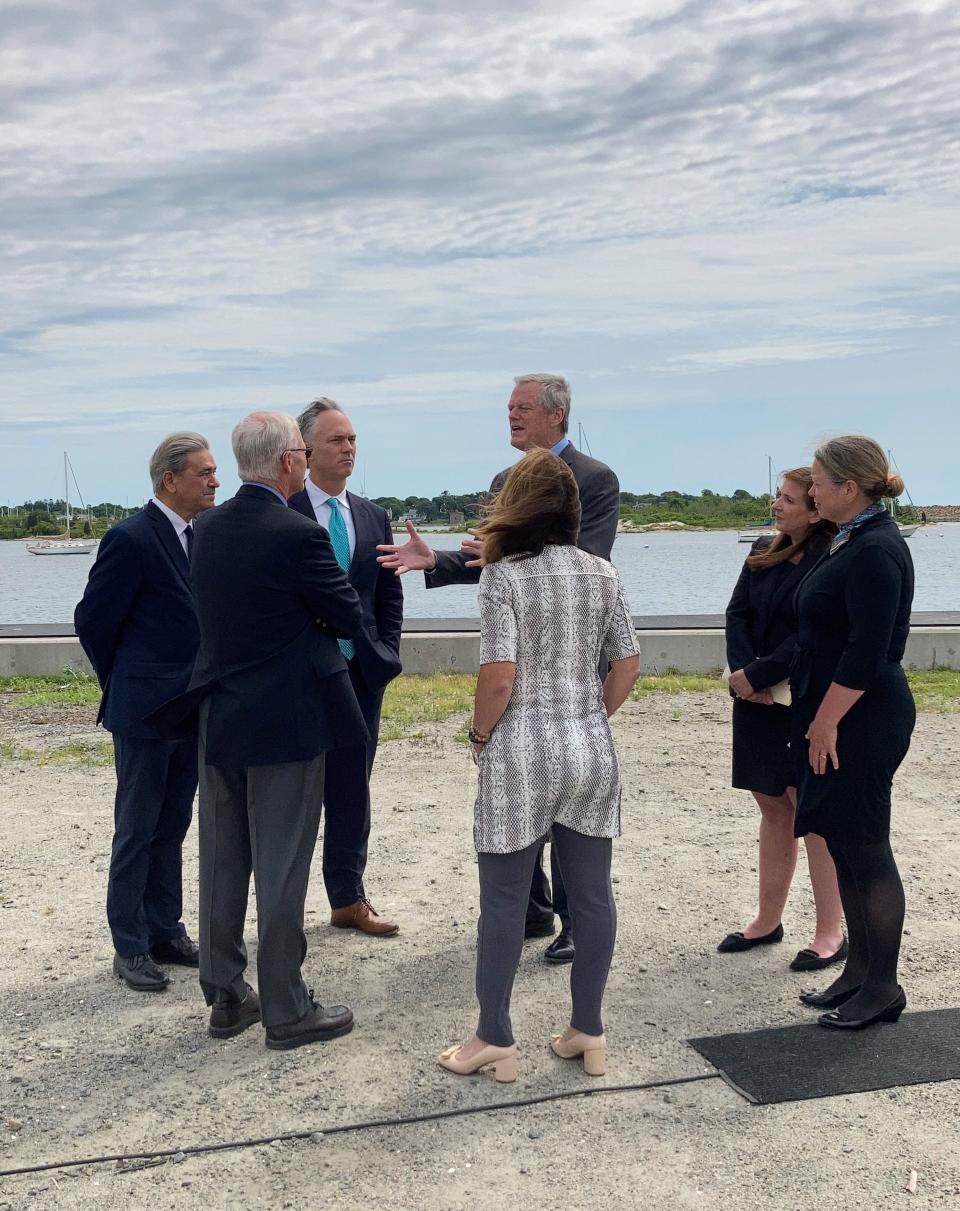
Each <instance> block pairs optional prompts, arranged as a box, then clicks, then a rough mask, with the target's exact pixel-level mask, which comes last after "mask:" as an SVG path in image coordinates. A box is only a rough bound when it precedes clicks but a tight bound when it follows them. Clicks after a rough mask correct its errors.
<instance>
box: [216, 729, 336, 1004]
mask: <svg viewBox="0 0 960 1211" xmlns="http://www.w3.org/2000/svg"><path fill="white" fill-rule="evenodd" d="M205 725H206V711H205V710H204V709H203V708H201V724H200V737H201V739H200V829H199V832H200V928H199V942H200V987H201V988H202V989H203V995H204V998H205V999H206V1002H207V1004H208V1005H212V1004H214V1002H216V1001H242V1000H243V998H244V996H245V995H246V988H245V981H244V972H245V971H246V967H247V950H246V946H245V945H244V941H243V926H244V920H245V918H246V914H247V896H248V893H249V890H250V875H251V872H252V874H253V881H254V886H255V888H256V893H257V985H258V990H259V993H260V1008H261V1013H262V1017H263V1024H264V1026H282V1025H285V1024H287V1023H289V1022H295V1021H298V1020H299V1019H300V1018H302V1017H303V1016H304V1014H305V1013H306V1012H307V1011H308V1010H309V1008H310V1000H309V996H308V992H307V986H306V984H304V982H303V977H302V975H301V974H300V969H301V967H302V966H303V960H304V959H305V958H306V955H307V940H306V937H305V936H304V932H303V914H304V903H305V901H306V898H307V885H308V883H309V879H310V863H311V861H312V860H313V850H314V847H315V845H316V843H317V832H318V830H319V827H320V811H321V803H322V794H323V767H324V755H323V754H322V753H321V754H320V756H319V757H314V758H313V760H312V761H290V762H285V763H283V764H279V765H251V766H247V767H246V768H242V767H226V766H215V765H207V764H206V763H205V762H204V760H203V752H204V748H203V738H204V734H205V731H206V726H205Z"/></svg>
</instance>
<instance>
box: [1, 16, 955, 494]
mask: <svg viewBox="0 0 960 1211" xmlns="http://www.w3.org/2000/svg"><path fill="white" fill-rule="evenodd" d="M958 195H960V6H958V5H957V4H956V2H955V0H950V2H949V3H941V2H936V0H927V2H916V0H914V2H912V3H899V2H897V0H871V2H869V3H865V2H854V0H835V2H831V3H821V2H819V0H796V2H795V0H751V2H750V3H738V2H736V0H689V2H683V0H639V2H638V0H591V3H590V4H589V5H586V4H583V3H568V2H567V0H549V3H530V2H528V0H510V2H509V3H504V2H503V0H484V2H483V3H482V4H481V3H478V2H474V0H444V2H443V3H441V2H440V0H419V2H418V0H406V2H404V3H394V2H393V0H332V2H331V0H328V2H326V3H324V4H322V5H318V4H315V3H313V4H310V3H301V2H299V0H269V3H267V2H266V0H264V2H260V0H204V3H203V4H197V3H195V0H191V2H190V3H183V2H181V0H165V3H164V4H163V5H136V4H130V3H129V2H128V0H67V2H60V0H51V2H48V3H34V2H32V0H19V2H10V0H0V269H2V282H3V287H2V291H0V503H6V502H14V501H19V500H22V499H24V498H26V497H35V496H37V497H45V496H57V495H59V494H60V492H61V490H62V489H61V484H62V470H61V467H62V455H61V452H62V451H63V450H68V451H69V452H70V457H71V461H72V463H73V465H74V467H75V469H76V474H77V478H78V481H79V484H80V488H81V490H82V492H83V495H84V499H85V500H87V501H91V500H92V501H99V500H112V501H116V502H120V503H123V502H124V501H129V503H131V504H133V503H139V502H140V501H142V500H143V499H145V498H146V496H147V495H149V484H148V480H147V473H146V466H147V462H148V459H149V456H150V452H151V451H152V449H153V448H154V446H155V445H156V444H157V442H158V441H159V440H160V438H161V437H163V436H164V435H165V434H166V433H168V432H170V431H172V430H175V429H181V428H189V429H197V430H200V431H201V432H202V433H204V434H206V435H207V436H208V438H209V439H210V441H211V445H212V447H213V451H214V454H215V455H216V457H217V459H218V461H219V463H220V466H221V469H222V472H223V474H222V479H223V484H224V488H223V493H224V494H226V493H228V492H230V491H232V490H233V489H234V488H235V487H236V477H235V473H234V466H233V458H232V455H231V452H230V444H229V439H230V431H231V429H232V426H233V425H234V424H235V423H236V421H237V420H238V419H240V417H241V416H243V415H244V414H245V413H246V412H248V411H251V410H253V409H255V408H270V409H277V410H282V411H287V412H291V413H293V414H296V413H297V412H299V411H300V410H301V409H302V408H303V407H304V406H305V404H306V403H308V402H309V401H310V400H311V399H313V398H315V397H317V396H319V395H326V396H330V397H332V398H334V399H336V400H338V401H339V402H340V403H341V404H342V405H343V407H344V408H345V410H346V411H347V412H348V413H349V414H350V416H351V419H352V420H353V422H354V425H355V427H356V429H357V432H358V435H359V449H360V454H359V463H358V467H357V470H356V472H355V474H354V479H353V481H352V484H351V486H352V487H353V488H354V489H360V490H364V491H365V492H366V493H367V494H368V495H370V496H382V495H392V496H400V497H403V496H406V495H409V494H414V493H416V494H421V495H427V496H432V495H434V494H436V493H438V492H440V491H443V490H448V491H451V492H464V491H470V490H475V489H478V488H482V487H485V486H486V485H487V484H488V482H489V480H490V478H491V477H492V475H493V474H494V473H495V472H496V471H497V470H499V469H500V468H501V467H503V466H504V465H506V464H508V463H509V462H510V461H512V459H513V457H514V453H513V452H512V450H511V448H510V446H509V443H508V440H507V426H506V402H507V398H508V396H509V393H510V390H511V387H512V379H513V376H514V375H516V374H521V373H525V372H530V371H550V372H554V373H562V374H565V375H566V376H567V377H568V378H569V380H570V382H571V386H572V389H573V412H572V416H571V434H572V436H573V437H574V438H575V439H576V440H578V441H581V440H582V443H583V444H585V445H587V446H588V447H589V449H590V450H591V451H592V453H593V454H594V456H595V457H598V458H601V459H603V460H604V461H605V462H608V463H609V464H610V465H611V466H612V467H613V468H614V469H615V470H616V471H617V473H618V475H619V476H620V480H621V484H622V486H623V488H624V489H625V490H629V491H634V492H646V491H655V492H659V491H663V490H667V489H677V490H681V491H689V492H699V491H700V490H702V489H703V488H711V489H712V490H715V491H720V492H730V491H733V490H734V489H735V488H741V487H742V488H746V489H748V490H749V491H752V492H762V491H765V490H766V486H767V458H768V456H769V457H770V458H772V460H773V464H774V466H775V467H776V468H785V467H790V466H795V465H797V464H799V463H802V462H805V461H808V460H809V457H810V454H811V452H812V450H813V449H814V448H815V447H816V445H817V443H818V442H819V441H820V440H822V439H823V438H824V437H825V436H828V435H830V434H835V433H842V432H866V433H868V434H870V435H871V436H873V437H875V438H877V440H879V441H880V442H881V444H882V445H883V446H884V447H886V448H889V449H891V450H892V451H893V455H894V457H895V459H896V462H897V464H898V466H899V468H900V470H901V472H902V473H903V476H904V479H905V480H906V483H907V487H908V489H909V490H910V494H911V496H912V498H913V499H914V500H916V501H918V502H922V503H948V504H949V503H960V482H958V478H960V476H958V471H957V466H958V461H960V459H958V447H960V442H958V438H960V409H958V406H957V404H958V400H957V395H958V392H957V382H958V377H960V376H958V369H957V361H958V358H957V355H958V352H960V338H958V302H960V206H958V201H960V197H958ZM581 426H582V431H581ZM74 499H75V498H74Z"/></svg>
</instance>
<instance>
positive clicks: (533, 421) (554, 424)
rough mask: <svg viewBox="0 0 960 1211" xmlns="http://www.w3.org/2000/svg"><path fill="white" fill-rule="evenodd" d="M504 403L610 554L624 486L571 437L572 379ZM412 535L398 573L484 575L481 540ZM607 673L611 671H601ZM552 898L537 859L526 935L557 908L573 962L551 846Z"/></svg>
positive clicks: (521, 437) (526, 446) (581, 540)
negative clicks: (454, 542)
mask: <svg viewBox="0 0 960 1211" xmlns="http://www.w3.org/2000/svg"><path fill="white" fill-rule="evenodd" d="M513 382H514V387H513V392H512V394H511V396H510V401H509V403H508V404H507V421H508V423H509V426H510V444H511V446H513V447H514V449H516V450H521V451H526V450H532V449H534V448H536V447H540V448H542V449H545V450H552V451H553V453H554V454H556V455H557V456H558V457H559V458H562V459H563V461H564V462H565V463H566V464H567V466H568V467H569V468H570V470H571V471H572V472H573V476H574V479H576V481H577V487H578V488H579V489H580V510H581V520H580V534H579V536H578V538H577V546H578V547H579V548H580V549H581V550H582V551H589V552H590V554H591V555H599V556H600V558H601V559H609V558H610V553H611V551H612V550H613V542H614V539H615V538H616V536H617V523H618V521H619V520H620V484H619V482H618V480H617V477H616V475H615V474H614V473H613V471H612V470H611V469H610V468H609V467H608V466H607V465H606V464H605V463H602V462H599V461H598V460H597V459H595V458H589V457H588V456H587V455H586V454H581V453H580V451H579V450H578V449H577V448H576V446H574V445H573V443H572V442H571V441H570V439H569V437H568V436H567V429H568V428H569V424H570V384H569V383H568V382H567V380H566V379H565V378H563V377H562V376H561V375H559V374H521V375H518V376H517V378H515V379H514V380H513ZM506 478H507V471H501V472H500V473H499V474H497V475H495V476H494V477H493V482H492V483H491V485H490V491H491V493H496V492H499V491H500V489H501V487H502V486H503V482H504V480H505V479H506ZM407 533H408V534H409V536H410V538H409V541H408V542H406V543H404V544H403V546H391V545H383V546H381V547H380V548H379V549H380V551H381V552H382V554H381V555H380V563H381V564H382V565H383V566H384V567H386V568H392V569H393V570H394V571H395V572H396V574H397V575H398V576H400V575H402V574H403V573H404V572H411V571H421V572H423V573H424V576H425V579H426V584H427V588H428V589H437V588H441V587H442V586H443V585H448V584H476V583H477V582H478V581H479V579H480V543H479V542H477V541H475V540H473V539H466V540H465V541H464V542H463V543H461V544H460V550H459V551H433V550H431V549H430V547H428V546H427V544H426V543H425V542H424V541H423V539H422V538H421V537H420V535H419V534H418V533H417V531H416V529H415V528H414V526H413V523H412V522H409V521H408V522H407ZM601 674H602V675H604V676H605V675H606V668H605V667H604V668H603V669H602V670H601ZM550 859H551V872H552V875H553V895H552V897H551V892H550V885H549V883H548V882H547V879H546V876H545V875H544V873H543V869H542V867H541V864H540V862H539V861H538V862H537V865H536V867H535V869H534V873H533V884H532V886H531V889H530V901H529V904H528V907H527V925H526V936H527V937H528V938H534V937H549V936H550V935H552V934H553V931H554V921H553V915H554V909H556V912H557V915H558V916H559V917H560V927H561V928H560V933H559V934H558V935H557V937H556V938H555V939H554V941H553V942H551V944H550V945H549V946H548V947H547V949H546V951H545V953H544V958H545V959H546V960H547V962H548V963H570V962H572V961H573V956H574V946H573V934H572V931H571V927H570V918H569V915H568V913H567V897H566V893H565V892H564V888H563V879H562V877H561V873H560V867H559V864H558V862H557V860H556V855H555V853H554V852H553V847H552V846H551V853H550Z"/></svg>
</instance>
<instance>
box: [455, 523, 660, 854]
mask: <svg viewBox="0 0 960 1211" xmlns="http://www.w3.org/2000/svg"><path fill="white" fill-rule="evenodd" d="M638 651H639V648H638V647H637V638H636V633H635V631H634V629H633V621H632V619H631V617H630V610H629V607H628V605H627V600H626V597H625V595H624V592H623V585H622V584H621V582H620V576H619V574H618V573H617V570H616V568H615V567H614V566H613V564H610V563H607V562H606V560H603V559H599V558H597V556H595V555H589V554H587V552H586V551H581V550H579V549H578V548H577V547H572V546H548V547H546V548H545V550H544V551H543V553H542V554H540V555H536V556H530V557H516V556H508V557H507V558H505V559H502V560H500V561H499V562H497V563H495V564H490V565H489V566H488V567H485V568H484V569H483V573H482V575H481V577H480V663H481V664H491V663H494V662H496V661H512V662H514V663H516V666H517V675H516V680H515V681H514V685H513V694H512V696H511V698H510V702H509V704H508V706H507V709H506V711H505V712H504V714H503V717H502V718H501V719H500V722H499V723H498V724H497V725H496V727H495V728H494V729H493V733H492V735H491V737H490V742H489V743H488V744H487V746H486V747H485V748H484V750H483V752H482V754H481V756H480V786H479V791H478V794H477V801H476V806H475V808H474V842H475V844H476V848H477V850H478V851H479V852H481V853H495V854H507V853H513V852H515V851H516V850H520V849H524V848H525V847H526V846H528V845H530V844H531V843H532V842H534V841H539V840H540V839H541V838H542V837H543V836H545V835H546V833H547V832H548V830H549V829H550V827H551V825H552V824H554V822H556V823H559V824H563V825H566V827H567V828H571V829H573V830H575V831H576V832H579V833H583V834H584V835H585V836H588V837H616V836H619V834H620V770H619V766H618V764H617V755H616V752H615V750H614V747H613V739H612V737H611V735H610V726H609V724H608V722H607V716H606V712H605V711H604V708H603V698H602V689H601V685H600V678H599V675H598V673H597V669H598V665H599V663H600V658H601V656H602V655H605V656H606V657H607V659H608V660H621V659H623V658H624V657H626V656H631V655H634V654H635V653H636V652H638Z"/></svg>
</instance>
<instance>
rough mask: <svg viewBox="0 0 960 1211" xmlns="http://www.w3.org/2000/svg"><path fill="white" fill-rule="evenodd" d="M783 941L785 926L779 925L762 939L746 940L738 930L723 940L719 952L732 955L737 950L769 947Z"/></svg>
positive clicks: (718, 948)
mask: <svg viewBox="0 0 960 1211" xmlns="http://www.w3.org/2000/svg"><path fill="white" fill-rule="evenodd" d="M782 941H783V926H782V925H778V926H777V927H776V929H771V930H770V932H769V933H765V934H764V935H763V937H760V938H745V937H744V936H743V934H742V933H740V931H739V930H738V931H737V932H736V933H728V934H727V936H726V937H725V938H724V939H723V941H722V942H721V943H720V945H719V946H718V947H717V950H719V952H720V953H721V954H730V953H731V952H733V951H736V950H753V948H754V946H769V945H770V944H771V943H772V942H782Z"/></svg>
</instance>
